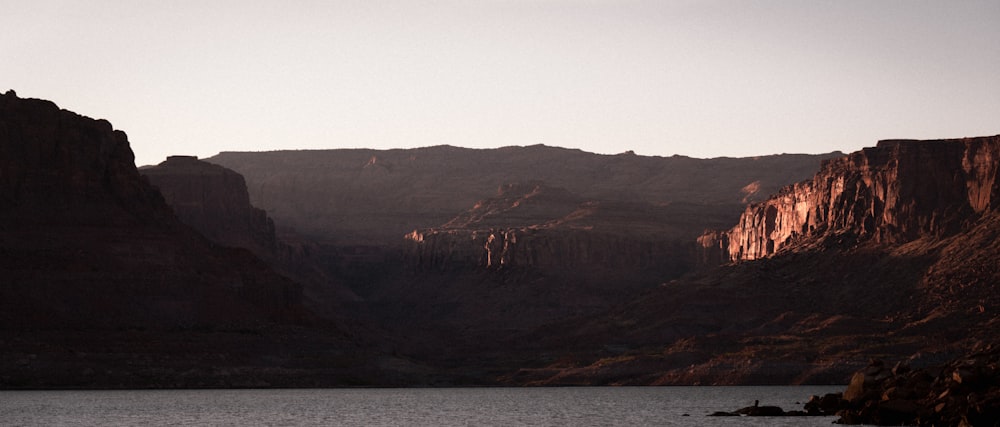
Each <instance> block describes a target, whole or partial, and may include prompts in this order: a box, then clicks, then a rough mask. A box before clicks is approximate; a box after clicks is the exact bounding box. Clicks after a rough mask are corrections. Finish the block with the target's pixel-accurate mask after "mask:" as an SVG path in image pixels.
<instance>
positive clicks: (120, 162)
mask: <svg viewBox="0 0 1000 427" xmlns="http://www.w3.org/2000/svg"><path fill="white" fill-rule="evenodd" d="M0 119H2V121H0V216H2V217H4V218H9V219H11V220H13V219H16V220H17V222H18V223H19V224H24V225H44V224H77V225H82V224H88V223H100V224H104V223H114V224H123V225H124V224H135V223H152V222H156V221H164V220H165V219H166V218H169V217H171V216H172V215H171V214H170V211H169V209H167V208H166V205H165V204H164V203H163V199H162V198H161V197H160V196H159V195H158V194H157V193H156V192H155V191H149V188H148V186H147V185H146V184H145V183H144V182H143V181H142V180H141V179H140V177H139V174H138V172H136V169H135V165H134V161H135V156H134V155H133V154H132V149H131V148H130V147H129V145H128V137H127V136H126V135H125V133H124V132H122V131H118V130H113V129H112V127H111V124H110V123H108V122H107V121H106V120H93V119H88V118H84V117H81V116H78V115H76V114H73V113H70V112H67V111H64V110H60V109H59V107H57V106H56V105H55V104H54V103H52V102H50V101H44V100H37V99H20V98H18V97H17V94H15V93H14V92H13V91H8V92H7V93H6V94H4V95H3V96H2V97H0ZM70 208H72V212H67V209H70ZM7 225H8V226H10V225H11V224H10V222H7Z"/></svg>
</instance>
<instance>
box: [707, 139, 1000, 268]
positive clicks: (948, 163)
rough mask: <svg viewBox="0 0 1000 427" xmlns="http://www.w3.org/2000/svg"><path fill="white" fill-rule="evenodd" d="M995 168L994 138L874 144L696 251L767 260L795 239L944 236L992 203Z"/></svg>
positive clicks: (999, 151)
mask: <svg viewBox="0 0 1000 427" xmlns="http://www.w3.org/2000/svg"><path fill="white" fill-rule="evenodd" d="M998 161H1000V136H993V137H980V138H965V139H955V140H932V141H912V140H888V141H881V142H879V144H878V146H877V147H874V148H866V149H864V150H862V151H858V152H855V153H852V154H850V155H848V156H845V157H843V158H839V159H833V160H828V161H825V162H824V163H823V166H822V168H821V170H820V172H819V173H817V174H816V176H815V177H813V179H812V180H809V181H804V182H801V183H798V184H794V185H791V186H788V187H785V188H783V189H782V190H781V191H779V192H778V194H777V195H775V196H773V197H771V198H770V199H768V200H766V201H764V202H761V203H757V204H753V205H750V206H748V207H747V209H746V210H745V211H744V213H743V215H742V216H741V218H740V220H739V223H738V224H737V225H736V226H735V227H734V228H732V229H731V230H729V232H728V233H726V235H725V236H724V237H723V236H721V235H719V234H716V235H715V237H713V236H711V235H706V236H703V237H702V239H700V242H701V247H703V248H706V249H708V250H711V251H714V250H715V248H720V247H721V248H722V254H721V257H722V258H723V259H728V260H732V261H742V260H752V259H757V258H762V257H766V256H769V255H771V254H774V253H776V252H778V251H780V250H781V249H782V248H784V247H786V246H788V245H790V244H793V243H794V242H796V241H799V240H801V238H802V237H803V236H813V237H815V236H820V235H833V234H837V233H842V232H851V233H855V234H857V235H858V236H859V237H860V238H862V239H872V240H874V241H875V242H883V243H902V242H907V241H912V240H914V239H916V238H918V237H920V236H937V237H941V236H946V235H949V234H952V233H955V232H956V231H957V230H958V229H959V228H960V227H961V226H962V224H963V223H964V221H965V220H966V219H969V218H970V217H971V216H973V215H976V214H981V213H982V212H984V211H986V210H988V209H995V208H996V206H997V204H998V203H1000V199H998V197H997V195H998V191H1000V181H998V179H997V176H998V170H997V164H998ZM724 240H728V243H724ZM703 258H705V259H708V260H711V259H717V258H719V255H715V254H712V255H709V254H705V255H703Z"/></svg>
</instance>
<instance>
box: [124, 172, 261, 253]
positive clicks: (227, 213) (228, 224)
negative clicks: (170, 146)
mask: <svg viewBox="0 0 1000 427" xmlns="http://www.w3.org/2000/svg"><path fill="white" fill-rule="evenodd" d="M140 173H141V174H142V175H143V176H145V177H147V178H149V180H150V182H151V183H152V184H153V185H154V186H156V187H157V188H158V189H159V190H160V193H162V194H163V197H164V198H165V199H166V200H167V203H168V204H170V206H171V207H172V208H173V209H174V212H175V213H176V214H177V216H178V218H180V220H181V221H182V222H184V223H185V224H188V225H190V226H192V227H194V228H195V229H197V230H198V231H199V232H201V234H203V235H204V236H205V237H208V238H209V239H211V240H212V241H214V242H217V243H220V244H222V245H225V246H232V247H240V248H245V249H249V250H251V251H252V252H254V254H256V255H257V256H260V257H262V258H265V259H273V258H274V257H275V256H276V251H277V245H278V243H277V239H276V238H275V234H274V222H273V221H271V219H270V218H268V217H267V213H266V212H264V211H263V210H261V209H257V208H255V207H254V206H252V205H251V204H250V196H249V194H248V193H247V187H246V182H245V181H244V179H243V176H242V175H240V174H238V173H236V172H233V171H232V170H229V169H226V168H224V167H222V166H219V165H214V164H211V163H208V162H203V161H200V160H198V158H197V157H190V156H171V157H169V158H167V160H166V161H164V162H163V163H160V164H159V165H157V166H155V167H148V168H143V169H141V170H140Z"/></svg>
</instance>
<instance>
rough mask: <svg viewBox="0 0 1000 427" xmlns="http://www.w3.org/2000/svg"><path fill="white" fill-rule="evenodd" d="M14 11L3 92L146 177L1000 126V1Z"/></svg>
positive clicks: (0, 77) (742, 150) (786, 143)
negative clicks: (76, 120)
mask: <svg viewBox="0 0 1000 427" xmlns="http://www.w3.org/2000/svg"><path fill="white" fill-rule="evenodd" d="M4 3H5V4H4V6H5V7H4V10H5V18H6V20H5V24H6V25H4V26H3V28H2V29H0V35H2V38H0V54H2V55H3V57H4V58H5V62H6V63H7V64H8V66H7V67H3V69H0V85H3V86H0V90H7V89H13V90H15V91H17V93H18V95H19V96H21V97H29V98H43V99H48V100H51V101H54V102H55V103H56V104H58V105H59V106H60V107H62V108H65V109H68V110H72V111H75V112H77V113H80V114H83V115H87V116H90V117H95V118H103V119H107V120H109V121H110V122H111V123H112V124H113V125H114V126H115V128H117V129H121V130H124V131H125V132H127V133H128V135H129V140H130V141H131V143H132V148H133V151H134V152H135V154H136V164H137V165H148V164H157V163H159V162H161V161H162V160H163V159H164V158H165V157H166V156H168V155H196V156H199V157H210V156H212V155H214V154H216V153H219V152H222V151H273V150H295V149H338V148H369V149H394V148H400V149H406V148H416V147H429V146H437V145H452V146H457V147H467V148H497V147H504V146H530V145H536V144H544V145H547V146H555V147H565V148H570V149H580V150H583V151H587V152H593V153H600V154H616V153H622V152H625V151H634V152H635V153H636V154H640V155H655V156H664V157H669V156H672V155H682V156H689V157H696V158H715V157H752V156H759V155H772V154H780V153H805V154H818V153H828V152H833V151H842V152H851V151H855V150H857V149H860V148H861V147H865V146H871V145H874V144H875V143H876V142H877V141H878V140H882V139H937V138H961V137H971V136H985V135H995V134H998V133H1000V123H998V121H997V119H996V113H997V112H998V111H1000V78H998V77H997V76H996V70H997V69H1000V49H996V46H1000V26H997V25H996V22H998V21H1000V2H996V1H956V2H936V1H922V0H917V1H897V0H893V1H878V2H870V1H860V0H847V1H818V0H817V1H793V0H774V1H749V2H748V1H735V0H718V1H694V0H680V1H670V2H660V1H642V0H636V1H628V0H625V1H603V0H589V1H582V0H581V1H573V0H541V1H526V0H481V1H402V0H393V1H384V2H367V1H353V0H345V1H338V2H313V1H307V2H300V3H295V4H292V5H289V4H287V3H279V2H254V3H253V4H248V3H245V2H236V1H214V2H194V1H177V2H147V1H137V2H119V1H112V0H104V1H94V2H85V3H79V2H73V1H63V0H53V1H46V0H41V1H35V2H14V1H9V2H4ZM11 64H13V65H14V66H11Z"/></svg>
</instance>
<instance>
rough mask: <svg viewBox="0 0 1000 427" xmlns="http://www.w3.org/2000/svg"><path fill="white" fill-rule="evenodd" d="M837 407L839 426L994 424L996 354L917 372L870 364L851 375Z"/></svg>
mask: <svg viewBox="0 0 1000 427" xmlns="http://www.w3.org/2000/svg"><path fill="white" fill-rule="evenodd" d="M839 403H840V405H839V410H838V412H837V415H839V416H840V419H839V420H838V421H837V423H839V424H870V425H885V426H890V425H891V426H897V425H920V426H993V425H997V424H998V423H1000V351H998V350H997V349H995V348H992V347H987V348H983V349H979V350H978V351H975V352H973V353H971V354H969V355H968V356H965V357H961V358H959V359H957V360H954V361H952V362H950V363H948V364H945V365H938V366H932V367H927V368H922V369H911V368H910V367H909V366H908V365H907V364H905V363H902V362H900V363H898V364H896V365H895V366H894V367H893V368H891V369H890V368H889V367H888V366H886V365H885V364H884V363H883V362H882V361H880V360H874V361H872V363H871V365H869V366H868V367H867V368H865V369H864V370H861V371H858V372H857V373H855V374H854V376H853V377H852V378H851V383H850V384H849V385H848V386H847V389H846V390H845V391H844V393H843V399H842V400H840V402H839Z"/></svg>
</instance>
